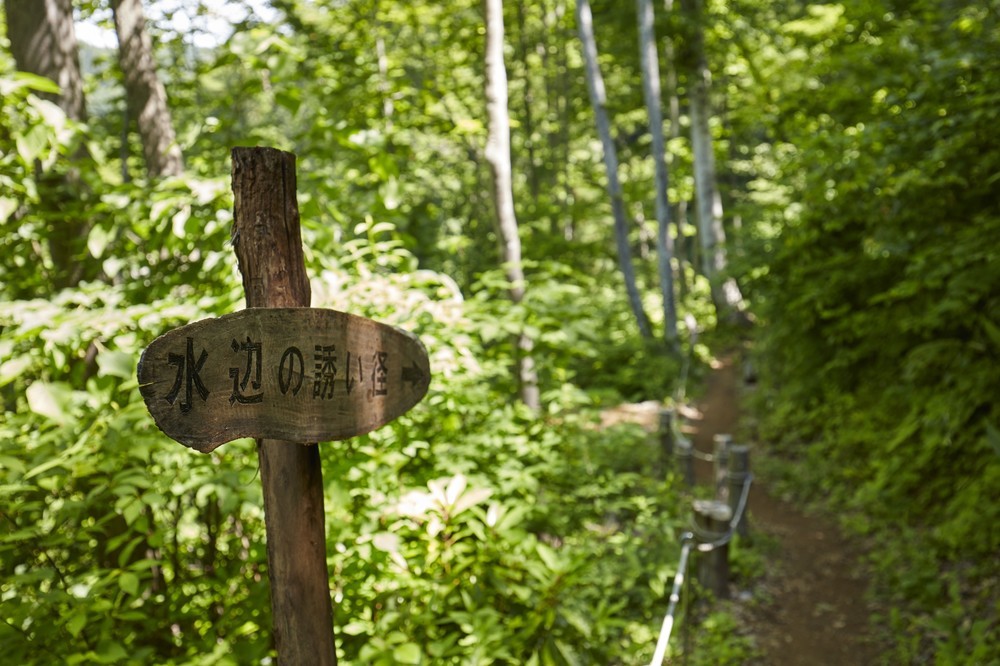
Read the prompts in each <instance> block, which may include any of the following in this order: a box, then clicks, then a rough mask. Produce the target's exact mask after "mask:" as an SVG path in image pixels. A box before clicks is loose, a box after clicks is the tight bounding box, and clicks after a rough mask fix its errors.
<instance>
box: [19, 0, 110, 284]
mask: <svg viewBox="0 0 1000 666" xmlns="http://www.w3.org/2000/svg"><path fill="white" fill-rule="evenodd" d="M4 7H5V9H6V12H7V38H8V39H9V40H10V50H11V53H12V54H13V56H14V61H15V63H16V64H17V68H18V69H19V70H21V71H22V72H30V73H32V74H38V75H39V76H44V77H45V78H47V79H51V80H52V81H54V82H55V83H57V84H58V85H59V88H60V92H59V94H58V95H44V97H46V98H48V99H50V100H51V101H53V102H55V103H56V104H58V105H59V108H61V109H62V110H63V112H65V114H66V117H67V118H69V119H71V120H76V121H84V120H86V105H85V102H84V96H83V76H82V75H81V73H80V59H79V52H78V49H77V43H76V32H75V30H74V28H73V3H72V0H4ZM73 157H74V159H83V158H84V157H85V151H84V150H82V149H81V150H79V151H77V153H76V154H75V155H74V156H73ZM38 180H39V187H40V189H42V190H44V193H43V195H42V196H43V198H44V199H46V200H47V201H48V202H49V204H50V206H51V208H53V209H58V208H60V207H61V206H60V205H59V204H58V203H56V205H51V204H53V203H55V202H59V201H61V200H63V199H66V200H67V201H66V208H67V209H71V203H72V202H71V200H72V199H79V196H78V194H76V193H78V192H79V190H80V188H81V187H82V186H83V185H82V183H81V182H80V177H79V173H78V172H77V171H76V170H75V169H74V168H72V167H70V168H69V169H68V170H67V171H65V172H64V173H62V174H61V175H58V176H55V177H52V176H49V175H47V174H42V173H39V174H38ZM52 225H53V227H54V228H52V229H50V232H49V234H48V239H49V242H48V245H49V254H50V256H51V259H52V269H53V272H52V284H53V286H54V287H55V288H57V289H61V288H63V287H71V286H74V285H76V284H78V283H79V282H80V281H81V280H82V279H84V278H85V277H93V276H87V275H86V274H85V263H84V262H85V252H86V249H85V244H84V241H85V240H86V237H87V232H88V230H89V228H90V227H89V224H88V223H87V222H86V220H82V219H75V218H74V217H73V215H72V214H67V215H65V216H64V217H62V218H61V219H59V220H53V222H52Z"/></svg>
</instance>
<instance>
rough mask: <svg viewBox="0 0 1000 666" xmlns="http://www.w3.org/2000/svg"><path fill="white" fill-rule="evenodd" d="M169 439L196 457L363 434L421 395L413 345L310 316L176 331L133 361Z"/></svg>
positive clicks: (319, 314)
mask: <svg viewBox="0 0 1000 666" xmlns="http://www.w3.org/2000/svg"><path fill="white" fill-rule="evenodd" d="M138 375H139V389H140V392H141V393H142V396H143V398H144V400H145V401H146V406H147V407H148V408H149V412H150V414H152V416H153V419H154V421H155V422H156V424H157V425H158V426H159V427H160V429H161V430H163V432H165V433H166V434H167V435H169V436H170V437H172V438H173V439H176V440H177V441H179V442H181V443H183V444H185V445H187V446H190V447H191V448H193V449H196V450H198V451H202V452H208V451H211V450H213V449H215V448H216V447H218V446H219V445H221V444H223V443H225V442H228V441H231V440H233V439H236V438H239V437H254V438H259V439H279V440H290V441H293V442H318V441H328V440H337V439H346V438H348V437H354V436H356V435H361V434H364V433H367V432H370V431H372V430H374V429H376V428H378V427H380V426H382V425H385V424H386V423H388V422H389V421H392V420H393V419H395V418H397V417H398V416H400V415H401V414H403V413H404V412H406V411H407V410H408V409H410V408H411V407H413V406H414V405H416V404H417V403H418V402H420V400H421V399H422V398H423V396H424V394H425V393H426V392H427V387H428V383H429V380H430V368H429V364H428V359H427V352H426V351H425V349H424V347H423V345H422V344H421V343H420V341H419V340H418V339H417V338H415V337H414V336H412V335H410V334H408V333H406V332H404V331H402V330H399V329H396V328H393V327H391V326H387V325H385V324H380V323H377V322H375V321H372V320H370V319H365V318H362V317H357V316H353V315H350V314H346V313H343V312H337V311H335V310H323V309H314V308H250V309H247V310H243V311H241V312H237V313H234V314H231V315H226V316H224V317H219V318H217V319H206V320H204V321H200V322H196V323H193V324H189V325H187V326H183V327H181V328H177V329H174V330H172V331H170V332H169V333H166V334H164V335H162V336H160V337H159V338H157V339H156V340H154V341H153V342H152V343H151V344H150V345H149V347H148V348H147V349H146V350H145V352H143V355H142V358H141V359H140V362H139V373H138Z"/></svg>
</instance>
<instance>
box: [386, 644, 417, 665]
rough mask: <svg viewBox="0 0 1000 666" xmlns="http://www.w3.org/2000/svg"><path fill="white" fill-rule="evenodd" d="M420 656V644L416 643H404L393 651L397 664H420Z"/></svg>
mask: <svg viewBox="0 0 1000 666" xmlns="http://www.w3.org/2000/svg"><path fill="white" fill-rule="evenodd" d="M420 657H421V655H420V646H419V645H417V644H416V643H403V644H402V645H400V646H398V647H397V648H396V649H395V650H393V651H392V658H393V659H394V660H395V661H396V663H397V664H419V663H420Z"/></svg>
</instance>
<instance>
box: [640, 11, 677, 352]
mask: <svg viewBox="0 0 1000 666" xmlns="http://www.w3.org/2000/svg"><path fill="white" fill-rule="evenodd" d="M636 11H637V13H638V17H639V66H640V68H641V69H642V93H643V95H644V96H645V98H646V109H647V112H648V114H649V131H650V134H651V135H652V143H653V146H652V150H653V165H654V169H655V173H656V224H657V230H656V256H657V267H658V269H659V272H660V291H661V292H662V294H663V337H664V339H665V340H666V342H667V344H668V345H669V346H670V347H676V345H677V303H676V301H675V299H674V274H673V267H672V266H671V263H672V260H673V255H674V241H673V238H672V237H671V235H670V203H669V201H668V194H669V186H670V176H669V173H668V171H667V159H666V146H665V145H664V141H663V112H662V111H661V109H660V66H659V61H658V59H657V58H658V57H657V53H656V41H655V39H654V36H653V0H636Z"/></svg>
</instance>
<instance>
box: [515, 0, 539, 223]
mask: <svg viewBox="0 0 1000 666" xmlns="http://www.w3.org/2000/svg"><path fill="white" fill-rule="evenodd" d="M516 9H517V55H518V59H519V60H520V61H521V66H522V67H523V68H524V96H523V98H522V100H523V103H524V147H525V151H526V152H527V154H528V188H529V191H530V192H531V207H532V208H533V209H537V207H538V195H539V193H540V192H541V184H540V183H539V174H538V170H539V167H538V162H537V159H538V158H537V155H536V154H535V114H534V112H533V111H532V107H533V106H534V104H535V90H534V86H532V84H531V69H530V65H529V62H528V39H527V34H526V31H527V19H526V17H525V15H524V0H517V4H516Z"/></svg>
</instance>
